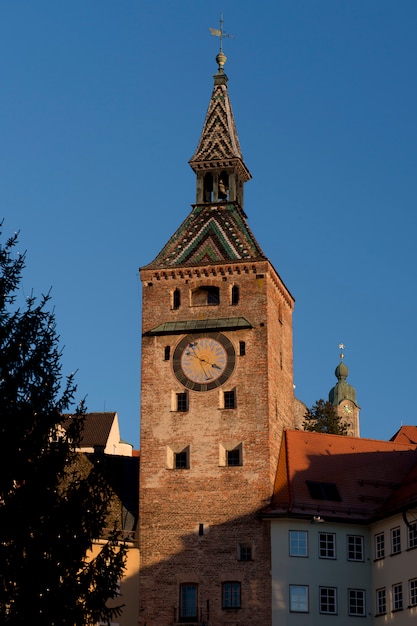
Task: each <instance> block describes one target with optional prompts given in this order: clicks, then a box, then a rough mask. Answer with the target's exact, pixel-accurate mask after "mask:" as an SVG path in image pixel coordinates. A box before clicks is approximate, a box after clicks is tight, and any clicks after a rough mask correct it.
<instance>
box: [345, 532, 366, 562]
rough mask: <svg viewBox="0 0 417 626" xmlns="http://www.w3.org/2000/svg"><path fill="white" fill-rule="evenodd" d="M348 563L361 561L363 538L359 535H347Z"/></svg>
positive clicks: (362, 557)
mask: <svg viewBox="0 0 417 626" xmlns="http://www.w3.org/2000/svg"><path fill="white" fill-rule="evenodd" d="M347 541H348V561H363V560H364V554H363V537H362V536H361V535H348V537H347Z"/></svg>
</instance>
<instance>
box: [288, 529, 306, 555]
mask: <svg viewBox="0 0 417 626" xmlns="http://www.w3.org/2000/svg"><path fill="white" fill-rule="evenodd" d="M290 556H308V535H307V531H306V530H290Z"/></svg>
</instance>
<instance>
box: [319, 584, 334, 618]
mask: <svg viewBox="0 0 417 626" xmlns="http://www.w3.org/2000/svg"><path fill="white" fill-rule="evenodd" d="M320 613H326V614H327V615H336V613H337V600H336V587H320Z"/></svg>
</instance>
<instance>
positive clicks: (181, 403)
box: [177, 392, 188, 412]
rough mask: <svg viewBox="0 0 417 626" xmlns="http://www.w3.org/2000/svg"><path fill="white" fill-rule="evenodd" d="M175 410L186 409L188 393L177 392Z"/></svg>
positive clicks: (182, 410)
mask: <svg viewBox="0 0 417 626" xmlns="http://www.w3.org/2000/svg"><path fill="white" fill-rule="evenodd" d="M177 411H181V412H185V411H188V393H187V392H184V393H177Z"/></svg>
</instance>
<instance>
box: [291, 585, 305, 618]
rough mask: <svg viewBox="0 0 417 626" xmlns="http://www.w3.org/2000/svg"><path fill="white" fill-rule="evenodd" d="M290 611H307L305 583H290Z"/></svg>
mask: <svg viewBox="0 0 417 626" xmlns="http://www.w3.org/2000/svg"><path fill="white" fill-rule="evenodd" d="M290 611H293V612H295V613H308V587H307V585H290Z"/></svg>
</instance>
